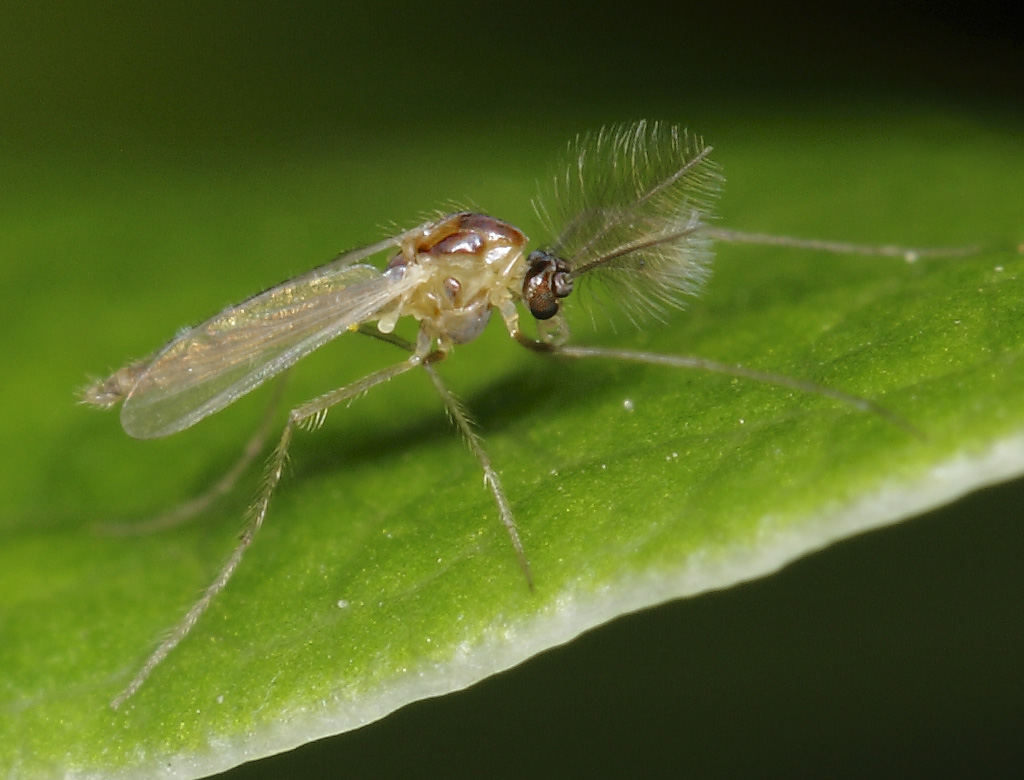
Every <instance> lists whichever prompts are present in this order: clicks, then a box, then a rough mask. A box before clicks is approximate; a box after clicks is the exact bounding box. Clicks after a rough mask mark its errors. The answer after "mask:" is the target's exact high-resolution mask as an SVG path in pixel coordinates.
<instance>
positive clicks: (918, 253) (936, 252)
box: [701, 226, 981, 263]
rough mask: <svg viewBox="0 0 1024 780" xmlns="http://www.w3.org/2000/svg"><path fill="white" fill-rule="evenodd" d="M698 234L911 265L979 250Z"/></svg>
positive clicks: (730, 233)
mask: <svg viewBox="0 0 1024 780" xmlns="http://www.w3.org/2000/svg"><path fill="white" fill-rule="evenodd" d="M701 232H702V233H703V234H704V235H706V236H710V237H711V238H713V239H715V240H716V241H727V242H730V243H735V244H761V245H763V246H784V247H791V248H793V249H810V250H815V251H819V252H831V253H832V254H842V255H876V256H879V257H901V258H903V259H904V260H906V261H907V262H908V263H912V262H914V261H915V260H917V259H918V258H921V257H968V256H970V255H976V254H978V253H979V252H980V251H981V247H980V246H977V245H972V246H954V247H908V246H895V245H893V244H883V245H879V246H870V245H865V244H851V243H849V242H847V241H821V240H819V239H814V238H794V237H792V236H774V235H771V234H768V233H746V232H744V231H742V230H727V229H725V228H711V227H706V226H705V227H704V228H703V229H702V230H701Z"/></svg>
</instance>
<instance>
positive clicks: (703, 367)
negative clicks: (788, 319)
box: [517, 335, 924, 438]
mask: <svg viewBox="0 0 1024 780" xmlns="http://www.w3.org/2000/svg"><path fill="white" fill-rule="evenodd" d="M517 341H519V343H520V344H522V345H523V346H525V347H527V348H529V349H532V350H534V351H536V352H545V353H547V354H550V355H560V356H563V357H571V358H592V357H594V358H608V359H611V360H625V361H627V362H631V363H647V364H649V365H656V366H671V367H673V368H690V369H696V370H698V371H710V372H712V373H716V374H726V375H727V376H735V377H740V378H742V379H751V380H753V381H755V382H764V383H766V384H770V385H778V386H780V387H788V388H791V389H793V390H799V391H800V392H802V393H810V394H812V395H820V396H823V397H825V398H831V399H833V400H835V401H839V402H840V403H844V404H846V405H847V406H852V407H853V408H855V409H860V410H861V411H863V412H869V413H870V414H875V415H878V416H879V417H881V418H882V419H884V420H885V421H886V422H888V423H891V424H892V425H895V426H896V427H897V428H902V429H903V430H905V431H907V432H908V433H910V434H912V435H914V436H916V437H918V438H924V434H923V433H922V432H921V431H920V430H918V429H917V428H915V427H914V426H913V425H911V424H910V423H908V422H907V421H906V420H904V419H903V418H902V417H900V416H899V415H897V414H895V413H894V412H892V411H890V410H889V409H886V408H885V407H884V406H881V405H880V404H877V403H875V402H874V401H871V400H869V399H867V398H861V397H860V396H857V395H852V394H850V393H844V392H843V391H842V390H836V389H835V388H832V387H828V386H827V385H819V384H817V383H815V382H809V381H807V380H805V379H795V378H794V377H791V376H786V375H785V374H776V373H773V372H770V371H758V370H757V369H753V368H747V367H746V366H741V365H735V364H729V363H719V362H718V361H717V360H709V359H708V358H702V357H698V356H696V355H664V354H661V353H658V352H641V351H637V350H631V349H613V348H609V347H581V346H575V345H571V344H563V345H558V344H552V343H548V342H544V341H533V340H531V339H529V338H528V337H526V336H522V335H519V336H518V337H517Z"/></svg>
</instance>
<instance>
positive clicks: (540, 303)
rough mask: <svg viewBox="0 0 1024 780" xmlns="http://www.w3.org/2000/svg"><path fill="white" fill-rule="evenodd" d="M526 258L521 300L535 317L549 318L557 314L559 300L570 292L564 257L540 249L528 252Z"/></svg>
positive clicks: (570, 280)
mask: <svg viewBox="0 0 1024 780" xmlns="http://www.w3.org/2000/svg"><path fill="white" fill-rule="evenodd" d="M527 260H528V262H529V263H530V267H529V270H528V271H527V273H526V279H525V280H523V301H524V302H525V303H526V305H527V307H529V309H530V314H532V315H533V316H534V318H536V319H538V320H549V319H551V318H552V317H554V316H555V315H556V314H558V309H559V307H560V305H561V303H560V299H562V298H565V297H566V296H567V295H569V293H571V292H572V273H571V272H570V271H569V267H568V265H567V264H566V263H565V261H564V260H561V259H559V258H557V257H553V256H552V255H549V254H547V253H546V252H542V251H540V250H536V251H534V252H531V253H530V256H529V258H527Z"/></svg>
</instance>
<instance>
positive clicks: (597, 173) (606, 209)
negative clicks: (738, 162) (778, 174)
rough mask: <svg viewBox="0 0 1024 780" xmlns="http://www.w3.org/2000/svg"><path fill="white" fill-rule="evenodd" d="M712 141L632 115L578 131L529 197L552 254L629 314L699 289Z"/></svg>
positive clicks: (712, 193)
mask: <svg viewBox="0 0 1024 780" xmlns="http://www.w3.org/2000/svg"><path fill="white" fill-rule="evenodd" d="M710 151H711V147H709V146H705V145H704V143H703V142H702V141H701V139H699V138H695V137H694V136H690V135H688V134H687V133H686V131H685V130H681V129H680V128H678V127H675V126H673V125H660V124H658V123H650V124H648V123H647V122H637V123H635V124H632V125H623V126H619V127H612V128H606V129H604V130H601V131H600V132H598V133H596V134H587V135H584V136H581V137H578V138H577V139H576V140H575V141H574V142H573V143H571V144H570V145H569V148H568V150H567V152H568V153H567V158H568V159H567V161H566V164H565V166H564V167H563V168H562V170H561V171H560V172H559V175H558V176H556V177H555V178H553V179H552V180H550V181H549V182H548V186H547V187H546V188H544V192H543V193H542V195H541V196H540V197H539V198H538V199H537V200H536V201H535V203H534V205H535V207H536V209H537V212H538V214H539V216H540V217H541V219H542V220H543V221H544V222H545V223H546V227H547V229H548V232H549V235H552V236H557V238H556V239H555V241H554V242H553V243H552V245H551V247H550V250H549V251H550V252H551V253H552V254H554V255H556V256H558V257H560V258H562V259H563V260H564V261H565V262H566V263H568V265H569V267H570V269H571V271H572V275H573V276H574V277H581V276H586V277H587V278H588V280H589V278H590V277H591V272H592V271H593V272H595V273H593V274H592V277H593V279H594V280H595V281H598V282H599V285H600V286H601V287H602V288H603V291H604V292H605V293H606V297H608V298H611V299H613V300H614V301H615V302H616V303H618V304H619V305H621V306H623V307H624V308H625V309H626V312H627V314H629V315H630V317H635V316H637V315H643V314H648V313H653V314H654V315H655V316H661V315H663V314H664V312H665V310H666V309H667V308H671V307H676V306H679V305H680V304H681V300H680V296H681V295H685V294H693V293H695V292H697V290H698V288H699V286H700V283H701V282H702V281H703V279H704V277H705V276H706V274H707V266H708V263H709V261H710V258H711V253H710V251H709V247H710V239H709V238H708V236H707V235H706V234H705V233H704V230H703V229H704V227H705V225H706V221H707V220H709V219H712V211H711V209H712V205H713V203H714V200H715V197H716V196H717V193H718V189H719V186H720V184H721V181H722V177H721V175H720V174H719V172H718V168H717V166H716V165H715V164H714V163H713V162H712V161H711V160H710V158H709V156H708V155H709V153H710Z"/></svg>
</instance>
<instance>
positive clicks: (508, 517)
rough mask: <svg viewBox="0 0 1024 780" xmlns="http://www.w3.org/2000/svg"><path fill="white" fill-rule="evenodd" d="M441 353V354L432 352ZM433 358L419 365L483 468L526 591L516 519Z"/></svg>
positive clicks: (524, 561)
mask: <svg viewBox="0 0 1024 780" xmlns="http://www.w3.org/2000/svg"><path fill="white" fill-rule="evenodd" d="M435 354H443V353H435ZM438 359H439V358H438ZM434 362H436V360H425V361H424V363H423V368H424V369H426V372H427V376H429V377H430V381H431V382H433V383H434V388H435V389H436V390H437V393H438V395H440V396H441V400H442V401H443V402H444V405H445V408H446V409H447V410H448V414H449V416H450V417H451V419H452V422H453V423H455V426H456V427H457V428H458V429H459V431H460V432H461V433H462V436H463V438H464V439H465V440H466V444H467V445H468V447H469V449H470V451H472V453H473V455H474V456H475V457H476V459H477V462H479V464H480V467H481V468H482V469H483V470H484V484H485V485H487V487H488V488H489V489H490V491H491V493H492V494H493V495H494V500H495V502H496V503H497V504H498V513H499V514H500V515H501V522H502V525H504V526H505V530H506V531H508V535H509V538H510V539H511V540H512V547H513V548H515V551H516V557H517V558H518V559H519V566H520V568H522V570H523V574H525V575H526V584H527V585H529V587H530V590H533V575H532V574H531V573H530V563H529V561H527V559H526V553H525V552H524V551H523V543H522V542H521V541H520V539H519V531H518V530H517V529H516V521H515V518H514V517H513V515H512V507H511V506H510V505H509V502H508V497H507V496H506V495H505V490H504V488H502V486H501V480H500V479H499V478H498V472H497V471H495V470H494V467H493V466H492V465H491V459H490V458H489V457H488V456H487V453H486V452H485V451H484V447H483V442H482V441H481V440H480V436H479V435H478V434H477V432H476V431H475V430H474V429H473V421H472V420H471V419H470V418H469V415H468V414H467V413H466V410H465V409H464V408H463V407H462V404H461V403H460V402H459V399H458V398H456V397H455V395H454V393H452V391H451V390H449V389H448V386H447V385H445V383H444V380H443V379H441V376H440V374H438V373H437V370H436V369H435V368H434V366H433V365H432V364H433V363H434Z"/></svg>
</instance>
